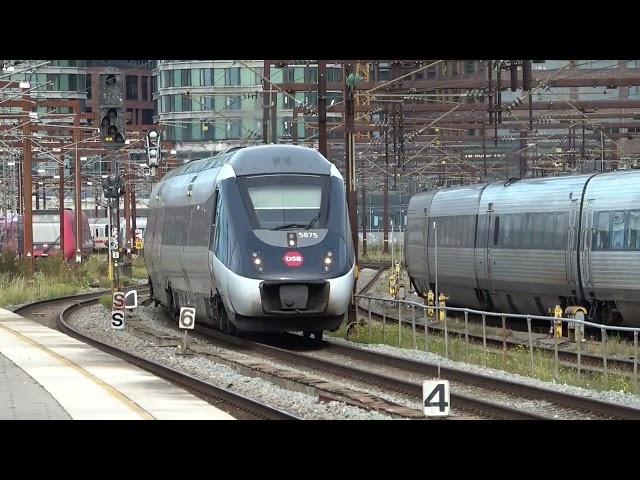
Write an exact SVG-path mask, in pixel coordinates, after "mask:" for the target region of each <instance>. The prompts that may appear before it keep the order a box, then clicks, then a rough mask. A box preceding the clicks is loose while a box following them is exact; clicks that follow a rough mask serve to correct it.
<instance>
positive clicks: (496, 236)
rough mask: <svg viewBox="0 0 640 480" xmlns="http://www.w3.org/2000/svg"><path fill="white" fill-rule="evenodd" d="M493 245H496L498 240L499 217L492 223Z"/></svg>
mask: <svg viewBox="0 0 640 480" xmlns="http://www.w3.org/2000/svg"><path fill="white" fill-rule="evenodd" d="M493 225H494V228H493V244H494V245H498V239H499V238H500V236H499V235H500V217H496V219H495V220H494V222H493Z"/></svg>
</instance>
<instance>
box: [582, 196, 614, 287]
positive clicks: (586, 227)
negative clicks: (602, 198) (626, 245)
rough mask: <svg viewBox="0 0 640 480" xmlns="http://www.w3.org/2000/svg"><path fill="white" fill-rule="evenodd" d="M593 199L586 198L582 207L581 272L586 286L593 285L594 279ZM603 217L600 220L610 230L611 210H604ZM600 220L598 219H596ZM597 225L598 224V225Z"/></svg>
mask: <svg viewBox="0 0 640 480" xmlns="http://www.w3.org/2000/svg"><path fill="white" fill-rule="evenodd" d="M593 200H595V199H594V198H590V199H588V200H585V202H584V207H583V209H582V228H581V232H580V247H579V248H580V273H581V280H582V285H583V286H584V288H591V287H593V279H592V278H591V247H592V243H593V232H594V230H595V229H594V224H593V208H592V205H593ZM599 217H601V218H600V219H599V220H600V221H601V223H602V222H606V227H607V228H606V230H605V229H603V231H606V232H607V233H608V231H609V212H602V214H600V215H599ZM596 221H598V220H596ZM596 226H597V225H596ZM599 241H603V242H606V241H608V238H607V237H605V236H603V237H602V238H600V240H599Z"/></svg>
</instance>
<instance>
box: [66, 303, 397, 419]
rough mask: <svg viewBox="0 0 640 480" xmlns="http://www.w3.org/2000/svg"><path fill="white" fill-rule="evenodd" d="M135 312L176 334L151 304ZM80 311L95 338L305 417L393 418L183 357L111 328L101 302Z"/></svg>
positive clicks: (83, 324) (147, 322)
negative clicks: (327, 400)
mask: <svg viewBox="0 0 640 480" xmlns="http://www.w3.org/2000/svg"><path fill="white" fill-rule="evenodd" d="M138 314H139V319H140V320H141V321H142V322H143V323H144V324H145V325H148V326H150V327H152V328H154V329H157V330H161V331H163V332H165V333H170V334H173V335H175V334H176V330H175V329H173V328H170V327H168V326H167V325H166V324H163V322H162V321H161V320H159V319H158V317H160V316H161V315H159V311H157V310H156V309H155V308H153V307H141V308H139V309H138ZM81 315H82V316H81V318H80V316H79V315H74V316H73V317H72V323H73V324H74V325H78V326H79V327H80V328H81V330H82V331H83V332H84V333H86V334H88V335H90V336H91V337H93V338H95V339H97V340H99V341H102V342H105V343H109V344H111V345H115V346H117V347H119V348H123V349H125V350H127V351H131V352H135V353H136V354H138V355H140V356H143V357H144V358H148V359H150V360H153V361H155V362H159V363H163V364H165V365H168V366H170V367H172V368H175V369H177V370H182V371H185V372H187V373H189V374H191V375H193V376H195V377H198V378H200V379H202V380H205V381H207V382H210V383H212V384H214V385H216V386H220V387H224V388H227V389H229V390H232V391H234V392H237V393H240V394H243V395H246V396H248V397H250V398H254V399H257V400H260V401H262V402H264V403H267V404H270V405H273V406H275V407H277V408H281V409H282V410H285V411H288V412H292V413H294V414H296V415H298V416H300V417H303V418H305V419H314V420H316V419H317V420H332V419H343V420H347V419H348V420H387V419H393V418H394V417H391V416H389V415H384V414H380V413H377V412H369V411H366V410H364V409H360V408H357V407H353V406H350V405H346V404H344V403H341V402H329V403H322V402H319V401H318V399H317V397H315V396H312V395H307V394H304V393H300V392H295V391H291V390H287V389H284V388H282V387H280V386H277V385H274V384H273V383H271V382H268V381H266V380H263V379H260V378H254V377H247V376H244V375H240V374H238V373H237V372H235V371H234V370H233V369H232V368H230V367H227V366H226V365H222V364H219V363H216V362H215V360H212V359H210V358H208V357H205V356H187V357H184V356H181V355H177V354H176V353H177V351H178V350H177V349H176V348H173V347H157V346H154V345H153V344H151V343H150V342H148V341H145V340H142V339H140V338H138V337H136V336H134V335H133V334H131V333H130V332H128V331H127V329H123V330H113V329H112V328H111V326H110V322H109V315H108V310H107V309H105V308H104V307H103V306H102V305H94V306H91V307H88V308H86V309H83V310H82V311H81ZM192 341H193V340H192ZM196 342H197V343H199V344H201V345H203V344H204V342H198V341H197V340H196Z"/></svg>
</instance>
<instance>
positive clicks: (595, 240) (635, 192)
mask: <svg viewBox="0 0 640 480" xmlns="http://www.w3.org/2000/svg"><path fill="white" fill-rule="evenodd" d="M638 184H640V172H639V171H634V170H629V171H619V172H612V173H600V174H590V175H576V176H565V177H545V178H536V179H527V180H510V181H508V182H498V183H490V184H480V185H468V186H462V187H454V188H447V189H443V190H437V191H427V192H422V193H419V194H417V195H415V196H414V197H413V198H412V199H411V201H410V202H409V213H408V220H407V231H406V233H405V255H406V263H407V269H408V272H409V276H410V278H411V281H412V283H413V285H414V287H415V289H416V290H417V292H418V293H419V294H420V295H423V294H424V293H425V292H426V291H428V290H429V289H432V290H434V291H435V281H436V261H435V260H436V259H435V250H436V249H435V245H434V238H435V236H436V235H437V238H438V248H437V252H438V258H437V275H438V289H439V290H440V291H441V292H444V293H445V294H447V295H449V296H450V300H449V302H448V304H451V305H452V306H459V307H469V308H477V309H485V310H493V311H500V312H508V313H523V314H540V315H548V314H549V312H548V309H549V308H550V307H551V308H552V307H553V306H554V305H557V304H560V305H561V306H562V307H563V308H565V307H567V306H571V305H582V306H585V307H587V308H589V317H590V318H591V319H592V320H596V321H598V322H600V323H606V324H616V325H620V324H624V325H629V326H638V325H640V274H639V272H640V190H639V189H638ZM434 222H435V223H436V229H435V231H434Z"/></svg>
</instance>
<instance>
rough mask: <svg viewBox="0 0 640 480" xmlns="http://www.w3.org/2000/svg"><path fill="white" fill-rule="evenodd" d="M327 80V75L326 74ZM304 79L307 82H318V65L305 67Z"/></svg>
mask: <svg viewBox="0 0 640 480" xmlns="http://www.w3.org/2000/svg"><path fill="white" fill-rule="evenodd" d="M324 78H325V80H326V78H327V75H326V74H325V76H324ZM304 81H305V83H318V68H317V67H311V66H309V67H306V68H305V69H304Z"/></svg>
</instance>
